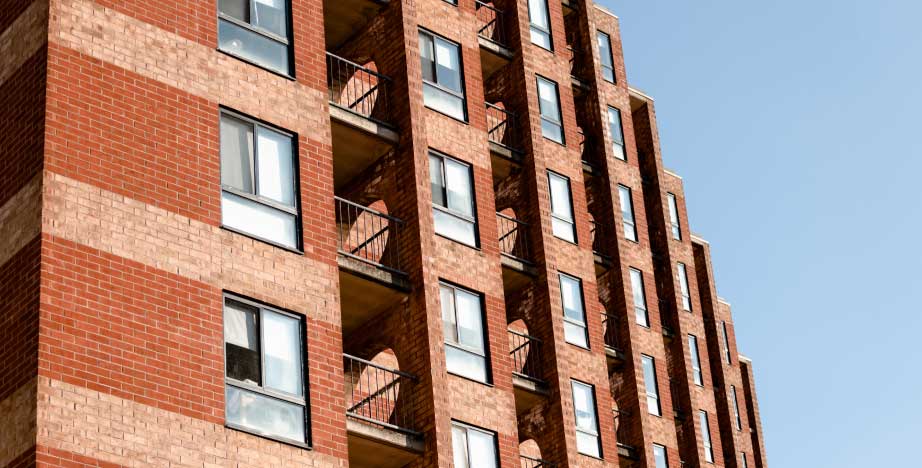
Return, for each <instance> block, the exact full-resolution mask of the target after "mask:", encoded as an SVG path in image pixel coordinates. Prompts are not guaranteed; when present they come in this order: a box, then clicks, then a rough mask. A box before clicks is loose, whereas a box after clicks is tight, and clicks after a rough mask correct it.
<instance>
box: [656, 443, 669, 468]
mask: <svg viewBox="0 0 922 468" xmlns="http://www.w3.org/2000/svg"><path fill="white" fill-rule="evenodd" d="M653 460H654V463H655V465H656V468H669V459H668V458H667V455H666V447H663V446H662V445H658V444H653Z"/></svg>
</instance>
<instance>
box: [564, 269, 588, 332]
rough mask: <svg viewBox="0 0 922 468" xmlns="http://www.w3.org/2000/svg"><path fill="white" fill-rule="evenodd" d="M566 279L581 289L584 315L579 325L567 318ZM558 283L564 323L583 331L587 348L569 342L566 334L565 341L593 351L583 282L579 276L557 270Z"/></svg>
mask: <svg viewBox="0 0 922 468" xmlns="http://www.w3.org/2000/svg"><path fill="white" fill-rule="evenodd" d="M564 278H567V279H570V280H573V281H575V282H576V286H577V288H579V300H580V306H581V308H582V313H583V323H578V322H576V321H574V320H573V319H571V318H569V317H567V308H566V306H565V305H564V302H565V301H564V298H563V279H564ZM557 282H558V286H559V288H560V308H561V312H562V313H563V321H564V322H567V323H569V324H571V325H575V326H578V327H580V328H582V329H583V335H584V336H585V338H586V346H583V345H580V344H577V343H573V342H572V341H569V340H567V339H566V333H564V341H565V342H566V343H567V344H570V345H573V346H576V347H577V348H581V349H591V347H590V344H589V320H588V319H587V318H586V296H585V292H584V291H583V280H582V279H581V278H579V277H577V276H573V275H571V274H568V273H564V272H562V271H560V270H557Z"/></svg>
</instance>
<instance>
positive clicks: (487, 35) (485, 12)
mask: <svg viewBox="0 0 922 468" xmlns="http://www.w3.org/2000/svg"><path fill="white" fill-rule="evenodd" d="M476 8H477V19H478V20H479V21H480V29H479V30H477V34H478V35H479V36H480V37H482V38H484V39H487V40H489V41H492V42H495V43H496V44H498V45H501V46H503V47H507V44H508V42H507V41H506V28H505V26H504V24H505V21H504V19H505V18H503V11H502V10H500V9H498V8H496V7H494V6H493V5H490V4H488V3H484V2H481V1H480V0H477V1H476Z"/></svg>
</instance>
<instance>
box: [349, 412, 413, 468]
mask: <svg viewBox="0 0 922 468" xmlns="http://www.w3.org/2000/svg"><path fill="white" fill-rule="evenodd" d="M346 433H347V437H348V442H349V466H350V467H352V468H372V467H374V468H399V467H402V466H405V465H407V464H408V463H411V462H413V460H414V459H416V458H419V456H420V455H421V454H422V453H423V451H424V450H425V448H426V444H425V443H424V441H423V438H422V437H420V436H415V435H411V434H407V433H404V432H400V431H396V430H393V429H388V428H385V427H381V426H377V425H374V424H371V423H368V422H364V421H359V420H355V419H352V418H348V417H347V419H346Z"/></svg>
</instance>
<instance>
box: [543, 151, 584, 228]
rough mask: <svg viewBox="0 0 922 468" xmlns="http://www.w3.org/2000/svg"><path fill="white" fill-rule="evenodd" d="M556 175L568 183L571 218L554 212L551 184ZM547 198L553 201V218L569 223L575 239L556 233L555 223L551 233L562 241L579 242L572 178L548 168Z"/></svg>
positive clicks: (552, 203) (552, 202)
mask: <svg viewBox="0 0 922 468" xmlns="http://www.w3.org/2000/svg"><path fill="white" fill-rule="evenodd" d="M554 176H556V177H559V178H561V179H563V180H564V181H565V182H566V183H567V197H569V199H570V203H569V205H570V219H569V220H566V219H563V218H561V217H559V216H557V215H555V214H554V191H553V190H552V189H551V187H552V184H551V177H554ZM547 198H548V200H549V201H550V202H551V206H550V208H551V210H550V215H551V218H552V219H556V220H559V221H562V222H565V223H567V224H569V225H570V227H571V228H572V229H573V240H572V241H570V240H568V239H564V238H562V237H559V236H557V235H556V234H554V228H553V225H552V226H551V235H553V236H554V238H556V239H560V240H562V241H564V242H569V243H571V244H579V235H578V233H577V232H576V213H575V211H574V209H573V186H572V184H571V181H570V178H569V177H567V176H565V175H563V174H561V173H559V172H556V171H552V170H550V169H548V170H547Z"/></svg>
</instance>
